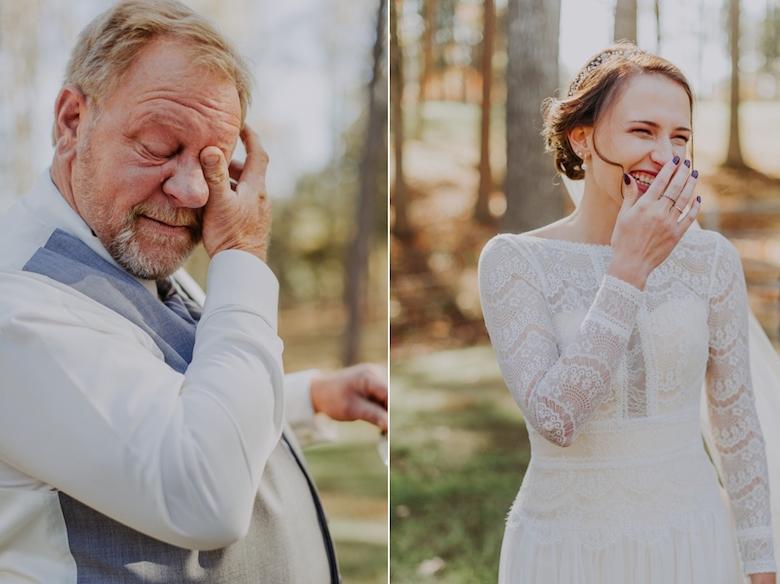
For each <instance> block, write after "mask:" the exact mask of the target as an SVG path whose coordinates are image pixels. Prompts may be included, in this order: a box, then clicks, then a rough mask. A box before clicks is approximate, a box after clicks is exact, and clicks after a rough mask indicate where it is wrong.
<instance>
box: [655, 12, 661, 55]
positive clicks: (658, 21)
mask: <svg viewBox="0 0 780 584" xmlns="http://www.w3.org/2000/svg"><path fill="white" fill-rule="evenodd" d="M654 12H655V52H656V54H658V53H660V52H661V0H655V6H654Z"/></svg>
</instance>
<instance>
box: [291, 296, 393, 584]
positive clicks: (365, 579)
mask: <svg viewBox="0 0 780 584" xmlns="http://www.w3.org/2000/svg"><path fill="white" fill-rule="evenodd" d="M342 321H343V316H342V315H341V314H340V311H339V310H337V309H323V308H321V307H320V308H319V309H318V310H311V309H299V310H292V311H283V312H282V313H281V315H280V318H279V334H280V336H281V337H282V338H283V339H284V341H285V350H284V362H285V363H284V364H285V370H286V371H298V370H301V369H307V368H311V367H318V368H321V369H331V368H335V367H338V363H339V359H338V357H339V354H340V349H341V335H340V330H341V326H340V323H342ZM361 347H362V350H361V358H362V359H364V360H369V361H374V362H379V363H386V362H387V325H386V324H385V323H384V322H377V323H373V324H371V325H369V326H367V327H366V328H365V329H364V331H363V342H362V343H361ZM378 437H379V432H378V430H377V429H376V427H374V426H372V425H370V424H368V423H364V422H351V423H340V424H339V439H338V441H336V442H332V443H326V444H319V445H315V446H311V447H309V448H307V449H306V460H307V462H308V465H309V469H310V470H311V473H312V475H313V477H314V481H315V483H316V484H317V488H318V489H319V492H320V495H321V497H322V504H323V507H324V508H325V512H326V513H327V514H328V519H329V526H330V531H331V534H332V535H333V539H334V541H335V544H336V554H337V556H338V559H339V565H340V567H341V573H342V576H343V579H344V584H384V583H386V582H387V549H388V548H387V467H386V466H385V465H384V463H383V462H382V461H381V459H380V458H379V454H378V452H377V448H376V444H377V439H378Z"/></svg>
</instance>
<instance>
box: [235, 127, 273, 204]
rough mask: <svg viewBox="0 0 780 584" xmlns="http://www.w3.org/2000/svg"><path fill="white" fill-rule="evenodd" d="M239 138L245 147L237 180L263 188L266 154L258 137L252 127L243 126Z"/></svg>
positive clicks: (266, 165) (266, 162)
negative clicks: (244, 154) (244, 159)
mask: <svg viewBox="0 0 780 584" xmlns="http://www.w3.org/2000/svg"><path fill="white" fill-rule="evenodd" d="M241 140H243V142H244V147H245V148H246V161H245V162H244V164H243V168H242V172H241V176H240V178H239V179H238V180H239V182H244V181H248V182H250V183H252V184H254V185H257V187H256V188H258V189H261V190H265V171H266V168H267V167H268V154H266V152H265V150H263V147H262V146H261V145H260V137H259V136H258V135H257V132H255V131H254V130H253V129H252V128H250V127H249V126H244V129H243V130H241Z"/></svg>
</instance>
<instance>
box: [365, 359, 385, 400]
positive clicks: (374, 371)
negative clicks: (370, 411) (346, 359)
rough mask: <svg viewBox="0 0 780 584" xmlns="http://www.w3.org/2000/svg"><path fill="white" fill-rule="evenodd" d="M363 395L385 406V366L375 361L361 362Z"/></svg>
mask: <svg viewBox="0 0 780 584" xmlns="http://www.w3.org/2000/svg"><path fill="white" fill-rule="evenodd" d="M358 367H362V368H363V372H362V373H363V388H364V392H363V393H364V395H365V396H366V397H367V398H368V399H370V400H372V401H374V402H376V403H378V404H384V406H385V409H386V408H387V368H386V367H383V366H381V365H377V364H375V363H363V364H362V365H359V366H358Z"/></svg>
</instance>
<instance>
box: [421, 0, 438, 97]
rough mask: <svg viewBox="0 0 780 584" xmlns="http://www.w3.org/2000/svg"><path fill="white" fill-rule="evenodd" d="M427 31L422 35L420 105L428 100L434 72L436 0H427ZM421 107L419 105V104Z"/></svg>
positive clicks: (425, 19)
mask: <svg viewBox="0 0 780 584" xmlns="http://www.w3.org/2000/svg"><path fill="white" fill-rule="evenodd" d="M424 8H425V18H424V21H425V22H424V24H425V30H424V31H423V35H422V56H423V63H422V75H420V96H419V98H418V101H419V103H423V102H424V101H425V100H426V99H428V84H429V83H430V80H431V72H432V71H433V31H434V29H435V28H436V21H435V20H434V19H435V17H436V0H425V6H424ZM418 105H419V104H418Z"/></svg>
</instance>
